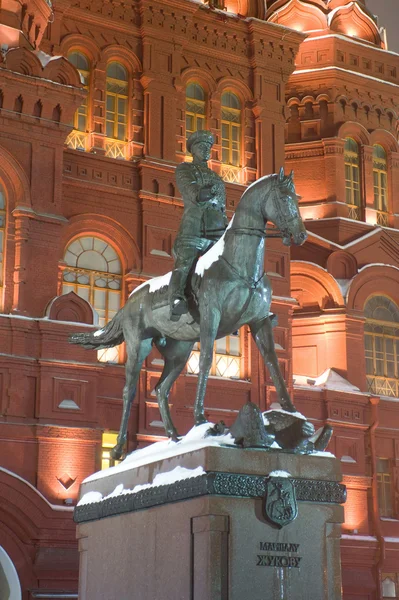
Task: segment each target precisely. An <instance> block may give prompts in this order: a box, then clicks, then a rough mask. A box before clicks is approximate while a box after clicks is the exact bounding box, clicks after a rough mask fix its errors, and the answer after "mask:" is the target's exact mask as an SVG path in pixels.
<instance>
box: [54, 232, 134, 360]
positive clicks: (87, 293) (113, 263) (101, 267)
mask: <svg viewBox="0 0 399 600" xmlns="http://www.w3.org/2000/svg"><path fill="white" fill-rule="evenodd" d="M64 262H65V263H66V265H67V266H66V267H65V268H64V270H63V278H62V279H63V282H62V293H63V294H68V293H69V292H71V291H74V292H75V294H77V295H78V296H80V297H81V298H84V299H85V300H87V302H89V303H90V304H91V306H92V307H93V308H94V310H95V311H96V312H97V314H98V321H99V322H98V324H99V326H100V327H103V326H104V325H105V324H106V323H108V321H110V320H111V319H112V318H113V317H114V316H115V314H116V313H117V312H118V310H119V309H120V307H121V301H122V275H121V273H122V267H121V262H120V260H119V257H118V255H117V253H116V252H115V250H114V249H113V248H112V246H110V245H109V244H107V242H105V241H104V240H102V239H100V238H97V237H92V236H90V237H89V236H87V237H79V238H77V239H76V240H74V241H73V242H72V243H71V244H69V246H68V247H67V249H66V251H65V255H64ZM98 357H99V360H106V361H110V362H118V360H119V355H118V348H111V349H109V350H100V351H99V356H98Z"/></svg>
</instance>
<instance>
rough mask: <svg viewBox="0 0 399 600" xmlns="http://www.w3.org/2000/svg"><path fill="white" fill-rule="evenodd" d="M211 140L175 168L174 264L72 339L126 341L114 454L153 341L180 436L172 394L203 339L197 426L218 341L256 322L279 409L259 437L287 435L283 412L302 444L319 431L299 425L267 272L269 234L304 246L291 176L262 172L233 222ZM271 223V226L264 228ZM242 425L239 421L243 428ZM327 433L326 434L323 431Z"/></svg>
mask: <svg viewBox="0 0 399 600" xmlns="http://www.w3.org/2000/svg"><path fill="white" fill-rule="evenodd" d="M213 141H214V140H213V136H212V133H211V132H209V131H197V132H195V133H193V134H192V135H191V136H190V137H189V139H188V142H187V148H188V150H189V151H190V152H191V153H192V155H193V161H192V162H191V163H183V164H181V165H179V166H178V167H177V170H176V180H177V185H178V187H179V190H180V192H181V195H182V198H183V202H184V214H183V218H182V223H181V226H180V229H179V232H178V235H177V238H176V241H175V244H174V249H173V252H174V257H175V261H176V263H175V269H174V271H173V272H171V273H167V274H166V275H164V276H161V277H155V278H154V279H151V280H149V281H146V282H145V283H143V284H141V285H140V286H139V287H138V288H136V289H135V290H134V291H133V292H132V294H131V295H130V297H129V299H128V301H127V302H126V304H125V306H124V307H123V308H121V309H120V310H119V312H118V313H117V314H116V315H115V317H114V318H113V319H112V320H111V321H110V322H109V323H108V324H107V325H105V326H104V327H103V328H102V329H100V330H98V331H95V332H93V333H76V334H73V335H72V336H71V339H70V341H71V342H72V343H75V344H80V345H82V346H84V347H85V348H91V349H101V348H112V347H114V346H116V345H118V344H121V343H122V342H123V341H124V342H125V343H126V350H127V360H126V383H125V386H124V389H123V414H122V420H121V426H120V431H119V435H118V438H117V444H116V446H115V447H114V448H113V450H112V456H113V457H114V458H120V457H121V456H122V453H123V447H124V444H125V442H126V437H127V425H128V419H129V414H130V407H131V404H132V402H133V399H134V396H135V393H136V386H137V382H138V379H139V373H140V369H141V366H142V363H143V361H144V360H145V359H146V357H147V356H148V355H149V353H150V352H151V349H152V347H153V346H156V348H157V349H158V350H159V352H160V353H161V355H162V356H163V359H164V368H163V371H162V374H161V377H160V379H159V381H158V383H157V385H156V388H155V391H156V396H157V400H158V405H159V410H160V414H161V417H162V421H163V424H164V427H165V431H166V433H167V435H168V436H169V437H170V438H171V439H172V440H175V441H178V440H179V436H178V432H177V430H176V428H175V426H174V424H173V421H172V418H171V414H170V411H169V405H168V397H169V393H170V390H171V388H172V385H173V383H174V382H175V381H176V379H177V378H178V376H179V375H180V373H181V372H182V371H183V369H184V367H185V365H186V363H187V360H188V358H189V356H190V353H191V351H192V349H193V346H194V344H195V343H196V342H198V341H199V342H200V359H199V373H198V383H197V391H196V398H195V404H194V420H195V424H196V425H200V424H202V423H206V418H205V413H204V398H205V391H206V385H207V381H208V376H209V372H210V369H211V365H212V357H213V347H214V342H215V340H216V339H218V338H222V337H225V336H228V335H230V334H232V333H233V332H235V331H237V329H239V328H240V327H242V326H243V325H248V326H249V328H250V331H251V334H252V336H253V338H254V340H255V342H256V345H257V347H258V349H259V351H260V353H261V355H262V357H263V360H264V362H265V364H266V365H267V367H268V369H269V372H270V375H271V378H272V380H273V384H274V386H275V388H276V392H277V395H278V397H279V400H280V405H281V408H282V411H281V412H280V413H279V414H277V415H276V420H275V431H274V432H272V433H270V432H269V435H266V437H264V438H262V439H264V440H266V441H264V443H263V445H264V446H265V447H270V445H271V442H272V440H274V438H275V437H276V439H277V436H278V434H279V432H280V438H281V439H283V438H284V431H287V427H285V426H284V427H283V428H281V427H280V425H281V418H282V415H283V414H288V413H291V415H292V418H293V419H291V421H290V423H289V426H290V427H291V428H293V430H295V431H296V434H295V435H296V438H295V439H296V442H295V444H296V447H299V446H298V443H297V442H298V439H299V438H300V439H301V440H302V441H301V443H302V444H303V443H305V445H306V444H308V441H307V440H308V439H309V435H310V434H311V433H312V432H313V433H314V429H312V427H313V426H312V425H311V424H310V423H309V422H307V421H303V420H302V421H301V423H300V424H299V429H298V423H296V422H294V421H295V417H294V414H293V413H295V412H296V409H295V407H294V405H293V403H292V401H291V398H290V395H289V393H288V391H287V387H286V384H285V381H284V379H283V377H282V375H281V372H280V368H279V364H278V360H277V355H276V352H275V348H274V340H273V331H272V320H273V319H272V317H273V315H272V314H271V313H270V305H271V301H272V289H271V285H270V281H269V279H268V277H267V275H266V274H265V273H264V259H265V250H266V248H265V238H266V237H269V236H270V237H276V236H279V237H281V238H282V241H283V244H285V245H287V246H289V245H291V243H294V244H299V245H301V244H303V243H304V242H305V240H306V238H307V233H306V229H305V227H304V224H303V222H302V219H301V215H300V213H299V208H298V199H297V195H296V193H295V185H294V181H293V173H292V172H291V174H290V175H285V174H284V169H281V170H280V172H279V173H278V174H274V175H268V176H265V177H261V178H260V179H258V180H257V181H255V182H254V183H252V184H251V185H249V186H248V187H247V189H246V190H245V192H244V193H243V195H242V197H241V200H240V202H239V204H238V206H237V209H236V212H235V214H234V216H233V218H232V219H231V221H230V223H229V224H228V226H227V227H226V225H227V219H226V214H225V197H226V194H225V187H224V182H223V181H222V179H221V178H220V177H219V176H218V175H217V174H216V173H214V172H213V171H212V170H211V169H209V167H208V165H207V161H208V159H209V157H210V152H211V148H212V144H213ZM267 223H271V224H273V225H274V227H273V228H270V227H269V228H266V224H267ZM252 406H254V405H252ZM257 410H258V409H257ZM249 412H251V411H249ZM252 412H253V411H252ZM247 413H248V410H247ZM288 417H290V415H288ZM262 423H263V422H262ZM241 425H242V424H241ZM262 427H263V425H262ZM244 428H245V427H244ZM238 429H242V427H241V426H238V427H237V426H236V430H238ZM252 429H253V428H252ZM281 431H282V432H283V433H281ZM298 432H299V433H298ZM298 435H299V438H298ZM329 435H330V434H329V433H328V432H324V437H325V438H326V437H328V438H329ZM301 436H302V437H301ZM294 437H295V436H294ZM302 438H303V439H302ZM247 445H248V444H247ZM261 445H262V444H261ZM301 447H302V446H301ZM320 447H321V446H320Z"/></svg>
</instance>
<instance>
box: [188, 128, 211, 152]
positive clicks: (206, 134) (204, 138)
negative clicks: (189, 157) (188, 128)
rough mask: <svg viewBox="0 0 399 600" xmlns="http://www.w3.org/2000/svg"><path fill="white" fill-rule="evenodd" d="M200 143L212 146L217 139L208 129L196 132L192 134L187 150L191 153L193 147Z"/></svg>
mask: <svg viewBox="0 0 399 600" xmlns="http://www.w3.org/2000/svg"><path fill="white" fill-rule="evenodd" d="M198 142H207V143H208V144H211V146H212V145H213V144H214V143H215V138H214V137H213V134H212V133H211V132H210V131H207V130H206V129H200V130H199V131H194V133H192V134H191V135H190V137H189V138H188V140H187V150H188V151H189V152H191V148H192V147H193V145H194V144H197V143H198Z"/></svg>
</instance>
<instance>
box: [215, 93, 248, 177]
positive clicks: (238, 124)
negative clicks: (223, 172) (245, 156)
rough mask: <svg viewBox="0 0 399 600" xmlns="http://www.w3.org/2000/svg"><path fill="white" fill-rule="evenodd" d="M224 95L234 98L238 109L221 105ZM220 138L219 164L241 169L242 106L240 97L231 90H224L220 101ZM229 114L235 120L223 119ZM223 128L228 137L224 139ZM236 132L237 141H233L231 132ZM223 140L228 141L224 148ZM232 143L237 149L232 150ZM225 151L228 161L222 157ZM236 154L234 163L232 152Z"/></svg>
mask: <svg viewBox="0 0 399 600" xmlns="http://www.w3.org/2000/svg"><path fill="white" fill-rule="evenodd" d="M226 94H231V95H232V96H234V97H235V98H236V99H237V100H238V102H239V104H240V108H233V107H229V106H227V105H225V104H223V96H225V95H226ZM220 112H221V114H220V134H221V135H220V137H221V151H222V157H221V159H222V160H221V162H222V164H223V165H227V166H229V167H235V168H237V169H240V168H242V150H243V143H242V135H243V127H242V119H243V106H242V101H241V98H240V96H239V95H238V94H237V93H236V92H234V91H233V90H230V89H229V90H224V91H223V93H222V96H221V99H220ZM229 112H230V113H231V115H232V116H233V117H234V116H236V117H237V119H236V120H233V119H228V118H225V116H226V115H227V114H228V113H229ZM223 126H225V127H227V129H228V137H225V136H224V134H223ZM234 130H236V131H237V140H234V139H233V137H234V136H233V131H234ZM224 140H228V142H229V144H228V145H227V146H226V145H224ZM234 143H236V144H237V149H236V150H235V149H234V148H233V145H234ZM225 151H227V153H228V157H227V158H228V160H227V161H226V160H224V159H225V156H224V152H225ZM234 151H235V152H237V155H238V160H237V162H235V161H234V158H233V152H234Z"/></svg>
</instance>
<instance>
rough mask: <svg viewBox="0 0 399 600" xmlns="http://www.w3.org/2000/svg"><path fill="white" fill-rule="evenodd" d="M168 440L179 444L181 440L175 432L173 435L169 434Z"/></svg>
mask: <svg viewBox="0 0 399 600" xmlns="http://www.w3.org/2000/svg"><path fill="white" fill-rule="evenodd" d="M168 435H169V439H170V440H171V441H172V442H180V440H181V439H182V438H181V436H180V435H179V434H178V433H177V431H175V432H173V433H169V434H168Z"/></svg>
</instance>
